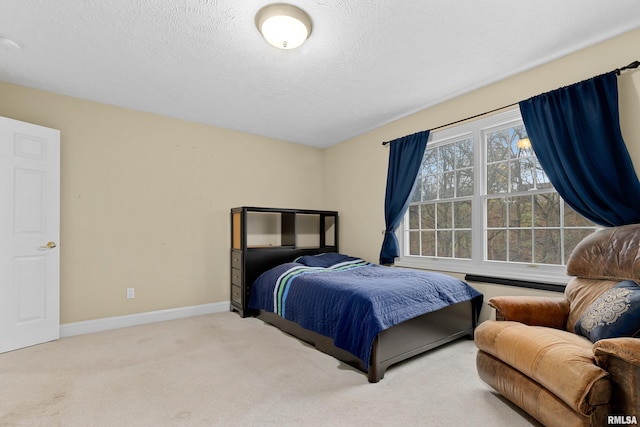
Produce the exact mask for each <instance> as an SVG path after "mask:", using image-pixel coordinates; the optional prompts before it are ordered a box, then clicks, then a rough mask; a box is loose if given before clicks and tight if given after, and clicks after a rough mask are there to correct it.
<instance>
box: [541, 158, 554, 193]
mask: <svg viewBox="0 0 640 427" xmlns="http://www.w3.org/2000/svg"><path fill="white" fill-rule="evenodd" d="M536 187H537V188H541V189H542V188H553V184H551V181H549V177H548V176H547V174H546V173H544V170H543V169H542V166H541V165H540V162H539V161H538V159H536ZM554 191H555V189H554Z"/></svg>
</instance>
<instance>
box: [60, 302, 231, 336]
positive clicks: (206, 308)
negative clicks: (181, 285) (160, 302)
mask: <svg viewBox="0 0 640 427" xmlns="http://www.w3.org/2000/svg"><path fill="white" fill-rule="evenodd" d="M228 310H229V301H227V302H216V303H211V304H202V305H192V306H189V307H179V308H169V309H166V310H156V311H147V312H144V313H136V314H127V315H125V316H116V317H105V318H102V319H95V320H86V321H83V322H73V323H64V324H62V325H60V338H64V337H72V336H74V335H83V334H91V333H93V332H101V331H108V330H110V329H118V328H126V327H128V326H137V325H144V324H147V323H154V322H163V321H165V320H174V319H182V318H184V317H191V316H200V315H202V314H212V313H222V312H224V311H228Z"/></svg>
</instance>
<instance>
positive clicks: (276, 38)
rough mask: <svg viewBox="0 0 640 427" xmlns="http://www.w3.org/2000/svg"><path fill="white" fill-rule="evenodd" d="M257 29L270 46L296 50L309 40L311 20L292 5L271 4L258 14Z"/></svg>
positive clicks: (302, 11)
mask: <svg viewBox="0 0 640 427" xmlns="http://www.w3.org/2000/svg"><path fill="white" fill-rule="evenodd" d="M256 27H258V31H260V33H261V34H262V36H263V37H264V38H265V40H267V42H269V44H271V45H273V46H275V47H277V48H280V49H295V48H296V47H298V46H300V45H301V44H302V43H304V42H305V40H307V38H309V35H310V34H311V18H310V17H309V15H307V13H306V12H305V11H304V10H302V9H299V8H297V7H295V6H292V5H290V4H283V3H277V4H270V5H267V6H265V7H263V8H262V9H260V10H259V11H258V13H256Z"/></svg>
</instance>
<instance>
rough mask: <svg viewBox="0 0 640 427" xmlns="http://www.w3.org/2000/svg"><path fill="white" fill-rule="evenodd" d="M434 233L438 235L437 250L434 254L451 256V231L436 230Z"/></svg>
mask: <svg viewBox="0 0 640 427" xmlns="http://www.w3.org/2000/svg"><path fill="white" fill-rule="evenodd" d="M436 234H437V236H438V250H437V254H436V256H441V257H451V256H452V254H453V250H452V242H453V231H451V230H445V231H438V232H437V233H436Z"/></svg>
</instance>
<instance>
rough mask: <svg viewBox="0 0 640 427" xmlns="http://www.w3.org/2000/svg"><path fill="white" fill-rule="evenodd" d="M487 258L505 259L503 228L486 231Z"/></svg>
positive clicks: (505, 241) (505, 239)
mask: <svg viewBox="0 0 640 427" xmlns="http://www.w3.org/2000/svg"><path fill="white" fill-rule="evenodd" d="M487 260H489V261H506V260H507V232H506V231H505V230H488V231H487Z"/></svg>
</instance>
